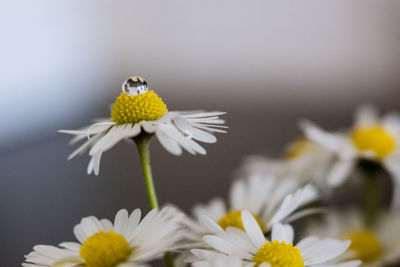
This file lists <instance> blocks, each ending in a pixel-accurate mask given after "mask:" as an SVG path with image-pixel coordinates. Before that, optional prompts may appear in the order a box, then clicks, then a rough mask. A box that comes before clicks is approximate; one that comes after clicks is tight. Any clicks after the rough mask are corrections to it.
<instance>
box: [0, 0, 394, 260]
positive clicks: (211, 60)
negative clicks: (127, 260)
mask: <svg viewBox="0 0 400 267" xmlns="http://www.w3.org/2000/svg"><path fill="white" fill-rule="evenodd" d="M399 11H400V2H399V1H395V0H393V1H337V0H336V1H324V2H321V1H307V2H300V1H299V2H295V1H261V0H259V1H236V0H229V1H227V0H226V1H211V0H203V1H201V2H192V1H190V2H188V1H175V0H172V1H162V0H160V1H98V0H97V1H94V0H86V1H77V0H76V1H66V0H65V1H64V0H62V1H50V0H49V1H27V0H22V1H18V0H17V1H12V2H11V1H8V2H5V1H3V2H2V3H0V31H1V42H0V56H1V61H0V90H1V97H0V114H2V116H0V124H1V130H0V212H1V213H0V214H1V215H0V216H1V225H2V227H1V229H0V236H1V240H2V243H3V249H1V252H0V266H19V265H20V263H21V262H22V261H23V255H24V254H27V253H28V252H30V251H31V249H32V247H33V245H35V244H54V245H55V244H58V243H59V242H61V241H67V240H71V241H72V240H74V237H73V234H72V228H73V226H74V225H75V224H77V223H78V222H79V220H80V219H81V218H82V217H83V216H88V215H96V216H98V217H108V218H113V216H114V215H115V213H116V211H117V210H119V209H120V208H127V209H128V210H133V209H134V208H137V207H140V208H142V209H144V210H145V211H148V210H149V205H148V204H147V196H146V193H145V191H144V182H143V181H142V175H141V169H140V165H139V162H138V156H137V153H136V149H135V147H134V146H133V145H127V143H123V142H122V143H120V144H118V145H117V146H116V147H114V148H113V149H112V150H110V151H109V152H107V153H105V154H104V156H103V158H102V164H101V169H100V175H99V176H98V177H96V176H88V175H86V167H87V163H88V161H89V158H88V157H87V156H86V155H85V156H83V157H78V158H74V159H73V160H71V161H69V162H67V160H66V159H67V156H68V155H69V153H70V152H72V151H73V148H72V147H69V146H68V141H69V136H64V135H61V134H57V130H58V129H75V128H79V127H81V126H84V125H86V124H88V123H89V122H90V121H91V120H92V119H93V118H97V117H107V116H109V106H110V104H111V103H113V101H114V99H115V97H116V96H118V95H119V93H120V88H121V83H122V82H123V81H124V80H125V79H126V78H127V77H129V76H130V75H133V74H139V75H141V76H144V77H146V79H147V80H148V82H149V85H150V88H151V89H154V90H155V91H156V92H157V93H158V94H159V95H160V96H161V97H162V98H163V99H164V101H165V102H166V103H167V105H168V108H169V109H170V110H187V109H189V110H190V109H207V110H222V111H227V112H228V114H227V115H226V116H225V119H226V120H227V124H228V125H229V127H230V128H229V133H228V134H226V135H218V136H217V137H218V139H219V140H218V142H217V143H216V144H214V145H206V149H207V151H208V155H207V156H206V157H204V156H191V155H188V154H184V155H183V156H181V157H175V156H172V155H170V154H168V153H167V152H166V151H165V150H164V149H162V148H161V146H160V145H159V144H158V143H157V141H156V140H154V141H153V144H152V148H151V149H152V163H153V168H154V176H155V179H156V186H157V189H158V194H159V198H160V201H161V202H162V203H165V202H172V203H174V204H176V205H178V206H180V207H182V208H183V209H185V210H187V211H189V210H190V208H191V207H192V205H193V204H194V203H196V202H205V201H208V200H209V199H210V198H211V197H213V196H217V195H223V196H225V195H226V194H227V191H228V186H229V184H230V181H231V179H232V171H233V170H234V169H235V168H237V166H238V164H240V162H241V161H242V159H243V157H244V156H246V155H248V154H254V153H256V154H264V155H271V156H279V155H280V153H281V151H282V147H283V146H284V145H285V144H286V143H287V142H289V141H290V140H291V139H292V138H294V137H296V136H297V135H298V134H299V131H298V129H297V125H296V123H297V121H298V119H299V118H304V117H306V118H309V119H312V120H314V121H316V122H317V123H319V124H321V125H322V126H323V127H325V128H327V129H334V128H337V127H343V126H346V125H348V124H350V123H351V120H352V112H353V111H354V109H355V108H356V107H357V106H358V105H359V104H361V103H365V102H370V103H374V104H376V105H378V106H379V107H380V108H381V109H382V110H387V109H398V110H399V109H400V98H399V97H400V48H399V47H400V28H399V23H400V16H399Z"/></svg>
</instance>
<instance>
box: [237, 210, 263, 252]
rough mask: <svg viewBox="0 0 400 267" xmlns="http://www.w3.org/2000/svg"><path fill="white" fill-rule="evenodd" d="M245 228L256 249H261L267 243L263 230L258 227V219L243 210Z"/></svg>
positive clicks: (242, 216)
mask: <svg viewBox="0 0 400 267" xmlns="http://www.w3.org/2000/svg"><path fill="white" fill-rule="evenodd" d="M241 218H242V223H243V227H244V229H245V231H246V233H247V235H248V236H249V238H250V240H251V241H252V242H253V244H254V245H255V246H256V247H261V246H262V245H264V243H265V241H266V240H265V237H264V234H263V231H262V229H261V228H260V226H259V225H258V223H257V221H256V219H254V217H253V215H252V214H251V213H250V212H249V211H248V210H243V211H242V214H241Z"/></svg>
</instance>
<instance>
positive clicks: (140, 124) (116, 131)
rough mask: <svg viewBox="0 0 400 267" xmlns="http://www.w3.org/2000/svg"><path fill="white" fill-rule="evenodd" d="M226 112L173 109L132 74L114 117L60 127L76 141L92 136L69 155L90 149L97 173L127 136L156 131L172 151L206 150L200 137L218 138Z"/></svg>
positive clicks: (91, 167)
mask: <svg viewBox="0 0 400 267" xmlns="http://www.w3.org/2000/svg"><path fill="white" fill-rule="evenodd" d="M222 114H225V113H224V112H219V111H215V112H203V111H193V112H171V111H168V109H167V106H166V105H165V103H164V102H163V101H162V99H161V98H160V97H159V96H158V95H157V94H156V93H155V92H154V91H151V90H149V89H148V87H147V82H146V81H145V80H144V79H143V78H142V77H139V76H133V77H130V78H129V79H128V80H126V81H125V82H124V83H123V85H122V93H121V94H120V96H119V97H117V99H116V100H115V103H114V105H113V107H112V109H111V116H110V117H111V118H110V119H104V120H101V121H98V122H96V123H94V124H92V125H91V126H88V127H85V128H82V129H80V130H60V131H59V132H61V133H66V134H71V135H75V137H74V139H72V141H71V142H72V143H75V142H77V141H80V140H82V139H85V138H86V137H88V140H87V141H86V142H85V143H84V144H82V145H81V146H80V147H79V148H78V149H76V150H75V151H74V152H73V153H72V154H71V155H70V156H69V158H68V159H71V158H73V157H74V156H76V155H78V154H82V153H84V152H85V151H86V150H89V155H90V156H91V160H90V162H89V166H88V170H87V172H88V174H90V173H92V172H93V171H94V173H95V174H96V175H97V174H98V173H99V168H100V159H101V156H102V153H103V152H105V151H107V150H108V149H110V148H112V147H113V146H114V145H115V144H116V143H118V142H119V141H121V140H123V139H135V138H137V137H138V136H142V135H153V134H154V135H156V136H157V139H158V140H159V142H160V143H161V144H162V146H163V147H164V148H165V149H167V150H168V151H169V152H170V153H171V154H174V155H180V154H182V149H185V150H186V151H188V152H189V153H191V154H197V153H198V154H203V155H204V154H206V150H205V149H204V148H203V147H201V146H200V145H199V144H198V143H197V142H196V141H200V142H204V143H214V142H216V140H217V139H216V138H215V136H214V135H213V134H212V133H214V132H220V133H224V132H225V130H223V129H224V128H226V126H224V125H223V124H224V121H223V120H221V119H220V118H219V117H218V116H219V115H222Z"/></svg>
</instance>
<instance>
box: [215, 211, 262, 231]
mask: <svg viewBox="0 0 400 267" xmlns="http://www.w3.org/2000/svg"><path fill="white" fill-rule="evenodd" d="M241 214H242V211H241V210H231V211H229V212H228V213H227V214H226V215H225V216H224V217H222V218H221V219H220V220H219V221H218V225H219V226H221V227H222V228H223V229H226V228H227V227H229V226H230V227H236V228H239V229H242V230H244V227H243V223H242V218H241ZM251 214H253V216H254V219H256V221H257V223H258V225H259V226H260V228H261V229H264V224H263V223H262V221H261V219H260V218H258V217H257V215H255V214H254V213H251Z"/></svg>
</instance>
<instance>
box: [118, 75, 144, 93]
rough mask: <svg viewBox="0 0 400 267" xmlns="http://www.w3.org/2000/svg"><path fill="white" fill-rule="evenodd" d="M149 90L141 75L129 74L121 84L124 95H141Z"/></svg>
mask: <svg viewBox="0 0 400 267" xmlns="http://www.w3.org/2000/svg"><path fill="white" fill-rule="evenodd" d="M148 91H149V88H148V87H147V82H146V80H145V79H144V78H143V77H140V76H131V77H129V78H128V79H127V80H126V81H125V82H124V83H123V84H122V92H123V93H124V94H126V95H141V94H144V93H146V92H148Z"/></svg>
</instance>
